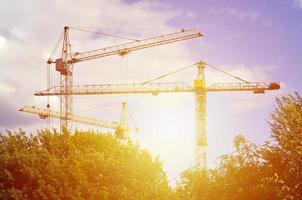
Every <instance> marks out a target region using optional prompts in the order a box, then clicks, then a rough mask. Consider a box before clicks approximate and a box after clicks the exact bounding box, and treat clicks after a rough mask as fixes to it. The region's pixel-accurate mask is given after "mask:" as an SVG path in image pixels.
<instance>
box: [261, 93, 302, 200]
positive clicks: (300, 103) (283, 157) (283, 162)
mask: <svg viewBox="0 0 302 200" xmlns="http://www.w3.org/2000/svg"><path fill="white" fill-rule="evenodd" d="M270 126H271V130H272V136H271V137H272V140H271V141H270V142H268V143H267V144H266V145H265V146H264V147H263V150H262V155H263V157H264V159H265V160H266V161H267V166H268V167H269V168H270V170H271V171H270V172H271V177H270V179H268V181H269V182H270V183H271V184H274V185H275V191H276V193H277V194H278V196H279V197H280V199H302V98H301V97H300V96H299V94H298V93H295V94H294V95H289V96H284V97H282V98H281V99H277V107H276V108H275V111H274V113H273V114H272V122H271V123H270Z"/></svg>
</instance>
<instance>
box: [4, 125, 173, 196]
mask: <svg viewBox="0 0 302 200" xmlns="http://www.w3.org/2000/svg"><path fill="white" fill-rule="evenodd" d="M170 193H171V190H170V188H169V186H168V181H167V177H166V174H165V173H164V171H163V169H162V164H161V162H160V161H159V160H158V159H154V158H152V156H151V155H150V154H149V153H148V152H147V151H145V150H142V149H140V148H139V147H138V146H137V145H134V144H133V143H131V142H124V141H119V140H117V139H116V138H115V137H114V136H112V135H110V134H97V133H93V132H79V131H76V132H75V134H70V133H68V132H63V133H62V134H59V133H57V132H55V131H54V132H50V131H47V130H46V131H41V132H38V134H37V135H35V136H34V135H27V134H26V133H25V132H23V131H19V132H18V133H11V132H7V134H6V135H4V134H1V135H0V199H127V200H128V199H130V200H131V199H168V198H169V195H170Z"/></svg>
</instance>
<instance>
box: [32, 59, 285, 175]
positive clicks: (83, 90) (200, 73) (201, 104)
mask: <svg viewBox="0 0 302 200" xmlns="http://www.w3.org/2000/svg"><path fill="white" fill-rule="evenodd" d="M191 66H196V67H197V77H196V79H195V80H194V85H193V86H189V85H187V84H185V83H183V82H168V83H152V81H154V80H158V79H160V78H163V77H165V76H166V75H170V74H172V73H176V72H178V71H180V70H176V71H174V72H172V73H168V74H166V75H163V76H160V77H158V78H156V79H152V80H151V81H147V82H143V83H134V84H95V85H75V86H73V87H72V94H73V95H106V94H107V95H108V94H144V93H150V94H153V95H157V94H159V93H184V92H189V93H195V166H196V167H197V168H200V169H206V166H207V145H208V144H207V130H206V94H207V92H228V91H229V92H230V91H251V92H253V93H254V94H263V93H265V91H266V90H277V89H280V84H279V83H277V82H271V83H265V82H248V81H245V80H243V79H240V78H238V77H235V76H233V75H231V74H229V73H227V72H224V73H226V74H228V75H231V76H233V77H234V78H236V79H239V80H240V81H241V82H238V83H214V84H212V85H210V86H206V82H205V75H204V69H205V66H209V67H211V66H210V65H208V64H206V63H204V62H202V61H199V62H197V63H194V64H193V65H190V66H188V67H191ZM188 67H185V68H183V69H186V68H188ZM183 69H181V70H183ZM214 69H216V70H217V68H214ZM219 71H222V70H219ZM222 72H223V71H222ZM35 95H37V96H56V95H62V93H61V90H60V87H58V86H54V87H52V88H49V89H47V90H44V91H38V92H36V93H35ZM63 95H64V94H63Z"/></svg>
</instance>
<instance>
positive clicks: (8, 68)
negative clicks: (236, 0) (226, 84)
mask: <svg viewBox="0 0 302 200" xmlns="http://www.w3.org/2000/svg"><path fill="white" fill-rule="evenodd" d="M4 2H5V3H4ZM66 8H68V9H66ZM220 12H221V13H222V14H227V15H231V16H234V17H236V18H238V19H240V20H250V21H257V20H259V19H260V18H261V17H260V15H259V14H258V13H256V12H252V11H249V12H247V13H244V12H239V11H237V10H221V11H220ZM7 16H9V17H7ZM184 16H187V17H189V18H190V17H193V15H192V13H190V12H186V11H184V10H182V9H180V8H175V7H173V5H167V4H164V3H161V2H160V1H138V2H136V3H132V4H125V3H124V2H123V1H120V0H110V1H109V0H88V1H74V0H68V1H60V0H54V1H46V0H45V1H33V3H29V2H25V1H21V2H18V3H16V2H14V1H1V2H0V17H1V19H3V20H2V21H1V25H0V28H1V29H0V30H3V29H4V30H5V31H3V33H6V35H4V34H3V33H2V32H1V34H2V35H3V37H4V38H6V39H5V40H6V42H5V48H2V49H1V51H2V52H1V55H0V56H1V59H0V70H1V73H0V81H1V80H5V79H6V78H7V77H10V78H11V79H14V81H17V82H18V83H19V85H20V87H19V89H18V92H13V93H14V94H15V96H14V97H15V98H16V99H17V100H16V101H17V103H15V104H16V105H14V108H12V109H11V110H18V109H19V108H20V107H21V106H23V105H24V104H35V103H36V104H39V105H40V106H45V104H46V102H45V98H44V99H43V98H41V97H35V98H34V97H33V93H34V92H35V91H36V90H40V89H45V88H46V55H49V53H50V51H51V49H52V47H53V46H54V45H55V43H56V41H57V38H58V37H59V34H60V33H61V32H62V30H63V27H64V26H65V25H70V26H77V27H84V28H85V27H87V28H98V30H100V31H104V32H109V33H111V34H118V35H124V36H129V37H134V38H144V37H149V36H152V35H157V34H160V33H161V34H162V33H166V32H171V29H174V28H173V27H171V26H169V25H168V24H169V22H170V21H171V20H173V19H175V18H177V17H184ZM70 38H71V42H72V44H73V46H72V48H73V49H74V50H76V51H82V50H91V49H98V48H101V47H105V46H110V45H114V44H116V43H124V42H127V41H121V40H116V39H112V38H108V37H95V36H94V35H92V34H87V33H85V34H83V33H80V32H76V31H74V30H71V32H70ZM202 40H204V39H199V40H195V41H194V42H196V43H197V42H200V41H202ZM0 44H1V43H0ZM205 44H206V45H209V46H210V45H211V44H207V43H205ZM201 45H203V44H202V43H201ZM206 45H204V46H206ZM0 47H1V45H0ZM196 54H197V53H196V52H195V53H194V52H192V51H191V49H190V48H189V47H188V45H186V43H179V44H172V45H167V46H162V47H157V48H153V49H146V50H142V51H137V52H132V53H131V54H130V55H128V56H126V57H125V58H121V57H118V56H112V57H108V58H103V59H99V60H95V61H89V62H83V63H79V64H76V65H75V66H74V83H75V84H83V83H85V84H93V83H112V82H115V83H120V82H121V80H122V79H124V80H126V81H127V82H130V80H131V81H134V82H142V81H145V80H148V79H150V78H153V77H156V76H158V75H161V74H163V73H167V72H170V71H173V70H175V69H177V68H178V67H180V66H186V65H188V64H191V63H194V62H196V60H197V59H198V58H196ZM266 68H267V66H263V67H258V68H257V67H253V69H248V68H247V67H246V66H244V65H236V66H235V67H234V66H232V67H227V66H226V70H227V71H229V72H231V73H234V74H236V75H238V76H240V77H242V78H245V79H247V80H259V79H262V80H267V78H268V77H267V74H268V72H267V71H265V69H266ZM121 71H124V73H123V74H122V72H121ZM189 73H190V74H189ZM188 74H189V75H188ZM195 76H196V74H195V72H192V71H190V72H188V73H187V74H182V75H177V76H176V78H175V79H176V81H182V80H185V81H187V82H189V83H192V82H193V79H194V78H195ZM207 77H209V81H212V82H219V81H226V79H225V77H222V76H221V75H218V74H215V75H214V74H213V76H212V75H211V76H207ZM167 80H173V78H171V79H165V80H163V81H167ZM1 82H3V81H1ZM52 83H53V85H58V84H59V81H58V73H57V72H56V71H55V70H54V66H52ZM1 87H3V88H4V89H2V90H3V91H6V93H8V92H9V91H11V90H10V89H8V88H7V87H6V86H1V85H0V88H1ZM16 93H18V94H16ZM176 98H177V99H176ZM10 99H12V98H10ZM125 99H127V100H129V102H128V103H129V104H130V109H132V113H134V114H133V115H134V118H135V119H136V121H137V124H138V126H139V128H140V129H141V130H142V134H144V135H142V140H143V143H144V144H145V146H148V147H149V148H150V149H151V150H152V151H153V152H155V153H158V152H161V153H162V155H161V156H162V157H163V158H164V161H165V162H166V165H165V168H166V169H167V170H168V171H169V175H170V177H171V176H172V177H175V176H176V175H177V173H179V172H180V170H182V169H185V168H186V167H188V166H189V165H190V164H191V163H192V160H193V147H194V141H193V139H194V94H191V95H187V96H186V95H182V96H180V95H178V94H175V95H164V96H159V97H153V96H151V95H148V96H147V95H145V96H139V97H138V96H135V97H133V98H132V97H120V96H114V97H104V96H102V97H99V96H98V97H82V98H78V97H77V98H75V99H74V100H75V101H74V104H75V105H79V107H80V106H83V107H85V106H87V105H91V104H98V106H96V107H95V109H93V110H90V111H89V112H86V113H81V114H83V115H88V116H89V115H94V117H96V118H98V119H103V120H109V119H112V120H113V121H117V120H118V118H119V114H120V105H117V103H120V102H121V101H122V100H125ZM2 100H3V101H5V100H6V101H9V99H8V98H5V99H2ZM51 102H53V107H56V108H57V107H58V99H57V98H51ZM220 103H221V102H220ZM113 104H114V105H116V107H115V106H113V107H114V108H116V109H115V110H114V109H112V110H110V111H106V112H102V107H110V105H113ZM131 105H132V108H131ZM0 106H1V105H0ZM174 108H175V110H174ZM75 110H81V109H80V108H78V107H77V108H75ZM219 112H221V110H219V111H217V116H219ZM159 113H164V114H162V115H161V114H159ZM22 115H24V114H22ZM10 119H14V118H13V117H11V118H10ZM221 127H222V128H223V127H224V126H221ZM162 129H164V130H162ZM221 131H222V130H221ZM217 135H219V134H216V136H217ZM214 136H215V133H214ZM217 137H218V136H217ZM171 141H172V142H171ZM184 144H185V145H184ZM181 145H183V146H185V147H184V148H182V149H179V146H181ZM210 145H213V143H211V144H210ZM212 147H213V148H214V145H213V146H212Z"/></svg>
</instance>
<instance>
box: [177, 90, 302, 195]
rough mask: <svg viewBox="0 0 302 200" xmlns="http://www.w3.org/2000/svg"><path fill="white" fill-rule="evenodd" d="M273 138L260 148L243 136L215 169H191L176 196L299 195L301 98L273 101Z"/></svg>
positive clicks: (301, 176) (301, 177) (301, 182)
mask: <svg viewBox="0 0 302 200" xmlns="http://www.w3.org/2000/svg"><path fill="white" fill-rule="evenodd" d="M270 126H271V140H270V141H269V142H266V144H265V145H263V146H261V147H259V146H257V145H255V144H253V143H251V142H249V141H247V140H246V139H245V138H244V137H243V136H237V137H236V138H235V139H234V152H232V153H230V154H228V155H224V156H221V157H220V159H219V164H218V167H217V168H215V169H212V170H208V171H204V172H200V170H198V169H189V170H187V171H185V172H184V173H183V174H182V176H181V181H180V183H178V188H177V197H178V199H180V200H184V199H194V200H212V199H215V200H216V199H217V200H220V199H221V200H237V199H238V200H239V199H240V200H245V199H246V200H254V199H265V200H270V199H272V200H275V199H276V200H279V199H280V200H285V199H286V200H287V199H292V200H300V199H302V98H301V97H300V96H299V95H298V93H295V95H289V96H285V97H282V98H281V99H277V107H276V108H275V111H274V113H273V114H272V121H271V122H270Z"/></svg>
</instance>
